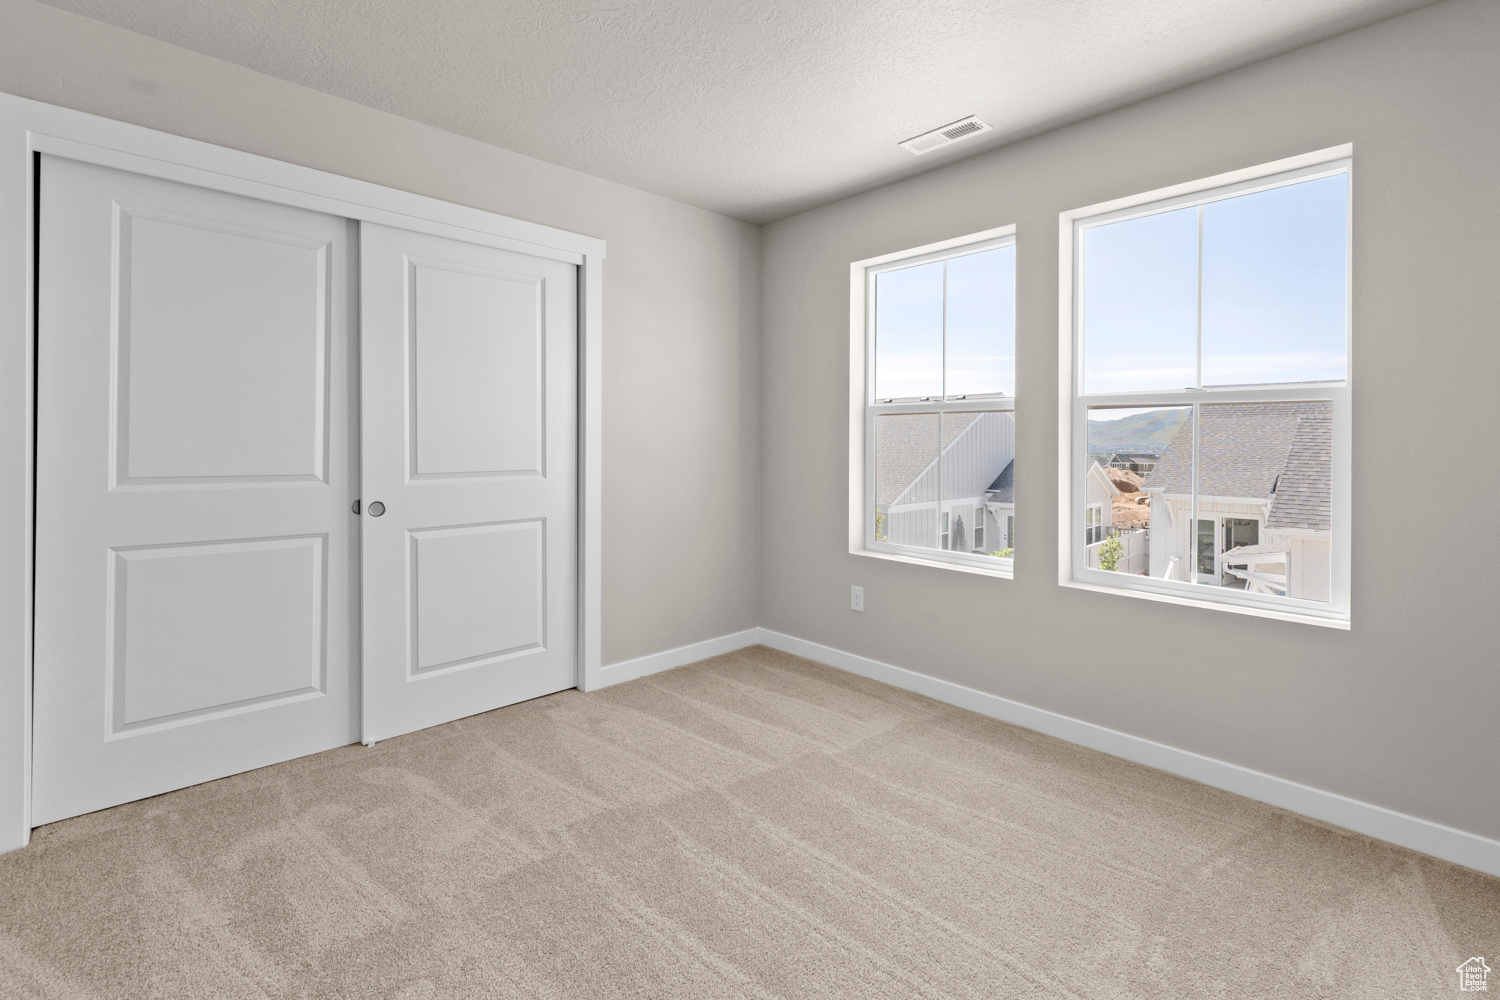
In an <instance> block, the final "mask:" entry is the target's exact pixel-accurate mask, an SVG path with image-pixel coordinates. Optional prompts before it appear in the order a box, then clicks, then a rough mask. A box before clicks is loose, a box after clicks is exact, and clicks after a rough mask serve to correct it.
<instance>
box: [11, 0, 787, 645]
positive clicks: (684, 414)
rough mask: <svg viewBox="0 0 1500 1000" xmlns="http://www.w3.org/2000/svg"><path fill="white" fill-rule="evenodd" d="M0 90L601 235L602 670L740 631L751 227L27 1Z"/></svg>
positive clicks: (753, 400)
mask: <svg viewBox="0 0 1500 1000" xmlns="http://www.w3.org/2000/svg"><path fill="white" fill-rule="evenodd" d="M0 91H5V92H8V93H12V94H16V95H19V96H21V97H29V98H32V99H34V100H39V101H46V102H48V103H51V104H58V105H62V106H64V107H69V108H77V109H79V110H82V111H88V112H92V113H94V114H99V115H104V116H106V117H109V118H114V119H118V120H121V121H127V122H132V123H134V124H138V125H145V126H148V127H150V128H155V129H161V130H163V131H166V132H173V133H176V134H178V135H184V136H188V137H190V138H194V139H201V140H204V141H207V142H212V143H217V144H219V145H223V146H230V147H233V148H235V149H242V150H246V151H249V152H252V153H259V154H261V155H264V156H270V157H275V158H276V159H280V160H287V161H290V162H292V163H299V164H303V165H305V166H309V167H316V168H318V169H321V170H328V171H331V172H333V173H338V174H343V175H346V176H349V177H357V178H360V179H362V180H367V181H373V182H375V183H378V184H385V185H388V186H390V187H395V188H401V189H403V190H407V191H415V192H418V193H420V194H425V195H430V196H432V197H435V198H442V199H445V200H448V201H453V202H458V203H460V204H464V205H472V206H474V207H477V208H482V209H488V210H489V211H492V212H498V213H501V214H503V215H508V216H512V217H515V218H521V219H526V220H529V221H532V222H538V223H542V224H544V225H548V226H555V227H558V228H561V229H567V230H571V231H573V232H579V233H586V234H588V235H591V236H598V237H602V238H603V239H605V240H606V241H608V244H609V251H608V253H609V256H608V260H606V262H605V267H604V317H603V319H604V335H605V348H604V421H605V425H604V494H605V508H604V536H605V543H604V662H605V663H613V662H617V661H619V660H623V659H629V658H631V657H635V656H641V655H643V654H646V653H653V652H658V651H660V650H663V649H670V648H672V647H675V646H680V645H684V644H686V643H690V642H695V641H698V640H700V639H706V638H710V637H713V636H718V635H723V634H725V633H727V632H735V631H738V630H740V629H745V628H749V627H751V626H753V625H755V624H756V622H757V618H758V605H757V600H758V595H759V589H758V588H759V578H758V568H759V567H758V560H759V547H758V546H759V510H758V502H759V491H758V485H757V484H758V481H759V469H758V465H757V463H758V456H759V440H758V434H759V424H758V411H759V355H758V339H757V338H758V328H759V316H758V312H757V310H758V296H757V292H758V284H759V231H758V230H757V228H756V227H754V226H751V225H749V224H747V223H743V222H738V221H735V220H733V219H729V218H726V217H724V216H721V215H716V214H714V213H712V212H707V211H704V210H702V209H698V208H693V207H690V206H688V205H683V204H681V203H678V202H674V201H671V200H668V199H666V198H661V197H658V196H656V195H652V194H647V193H644V192H642V191H638V190H636V189H634V188H629V187H625V186H623V185H620V184H616V183H613V182H610V181H605V180H600V179H598V178H596V177H591V176H589V175H587V174H582V173H579V172H577V171H573V170H566V169H564V168H561V167H556V166H553V165H551V164H547V163H543V162H541V161H539V160H534V159H530V158H529V157H525V156H520V155H518V154H515V153H510V152H507V151H505V150H501V149H497V148H495V147H493V146H487V145H484V144H482V143H479V142H475V141H472V140H469V139H464V138H460V137H458V136H455V135H452V134H450V133H446V132H441V131H438V130H436V129H433V128H429V127H427V126H423V125H419V124H416V123H414V122H411V121H407V120H405V119H401V118H397V117H395V116H393V115H389V114H386V113H384V112H379V111H374V110H371V109H369V108H365V107H361V106H359V105H357V104H352V103H350V102H348V101H344V100H340V99H338V98H335V97H330V96H328V95H326V94H322V93H318V92H316V91H312V90H308V89H305V88H302V87H298V86H294V85H292V84H289V83H286V82H284V81H281V80H277V79H275V78H273V77H269V76H265V75H263V74H260V73H255V72H252V71H250V70H247V69H244V68H242V67H239V66H235V65H232V64H230V63H227V62H223V61H220V60H217V59H212V58H209V57H207V56H201V55H197V54H195V53H192V52H189V51H187V50H185V49H180V48H177V47H174V46H171V45H167V44H165V43H162V42H157V41H154V40H151V39H148V38H145V37H143V36H140V35H136V34H133V33H130V32H127V31H122V30H120V29H118V28H113V27H109V26H106V25H103V24H100V23H98V22H95V21H90V20H88V19H85V18H82V17H78V16H76V15H73V14H67V13H64V12H62V11H58V10H56V9H54V8H51V7H46V6H42V5H40V4H36V3H31V2H29V0H4V6H3V8H0ZM669 499H670V500H671V502H670V503H669V502H667V501H668V500H669Z"/></svg>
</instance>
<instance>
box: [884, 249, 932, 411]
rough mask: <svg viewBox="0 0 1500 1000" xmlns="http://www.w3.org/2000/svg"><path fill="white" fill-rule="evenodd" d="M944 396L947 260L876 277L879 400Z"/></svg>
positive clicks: (888, 272)
mask: <svg viewBox="0 0 1500 1000" xmlns="http://www.w3.org/2000/svg"><path fill="white" fill-rule="evenodd" d="M942 394H943V261H940V260H939V261H933V262H932V263H930V264H919V265H917V266H916V267H904V268H900V269H899V270H895V271H883V272H881V273H879V274H877V275H876V276H875V398H876V399H914V398H921V397H923V396H932V397H939V396H941V395H942Z"/></svg>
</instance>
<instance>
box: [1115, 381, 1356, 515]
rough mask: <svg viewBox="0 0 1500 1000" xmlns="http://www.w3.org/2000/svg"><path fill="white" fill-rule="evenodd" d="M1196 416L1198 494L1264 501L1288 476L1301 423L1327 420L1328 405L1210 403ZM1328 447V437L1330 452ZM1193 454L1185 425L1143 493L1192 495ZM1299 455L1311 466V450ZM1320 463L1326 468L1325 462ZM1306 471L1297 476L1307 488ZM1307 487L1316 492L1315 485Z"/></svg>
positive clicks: (1189, 427)
mask: <svg viewBox="0 0 1500 1000" xmlns="http://www.w3.org/2000/svg"><path fill="white" fill-rule="evenodd" d="M1199 413H1200V418H1199V423H1200V427H1199V429H1198V450H1199V468H1198V492H1199V494H1200V495H1202V496H1218V497H1254V498H1261V499H1267V500H1269V499H1271V498H1272V497H1273V496H1275V495H1276V492H1277V490H1276V488H1277V480H1278V478H1279V477H1280V476H1281V475H1282V473H1283V472H1285V471H1287V468H1288V460H1289V456H1290V455H1291V453H1292V448H1293V442H1294V441H1296V440H1297V438H1298V427H1299V426H1300V425H1301V423H1302V421H1303V419H1304V418H1317V419H1321V420H1324V421H1327V420H1329V419H1330V418H1331V416H1332V404H1331V403H1328V402H1320V401H1314V402H1298V403H1211V404H1205V405H1204V406H1202V407H1200V408H1199ZM1331 443H1332V438H1331V436H1330V437H1329V446H1330V448H1331ZM1308 447H1311V446H1308ZM1192 453H1193V424H1192V421H1190V420H1185V421H1183V423H1182V426H1181V427H1179V428H1178V429H1177V433H1176V434H1174V435H1173V436H1172V441H1171V443H1170V444H1168V445H1167V447H1166V449H1165V450H1164V451H1163V452H1162V456H1161V459H1160V461H1158V462H1157V463H1156V468H1155V469H1153V470H1152V472H1151V474H1150V475H1148V476H1147V477H1146V481H1145V483H1144V484H1143V486H1142V488H1143V489H1146V490H1152V491H1156V490H1160V491H1161V492H1164V493H1177V494H1186V493H1190V492H1192V488H1193V480H1192ZM1303 453H1304V455H1305V460H1306V461H1312V462H1313V463H1314V464H1316V462H1315V460H1314V459H1312V458H1311V456H1312V454H1313V453H1312V451H1310V450H1308V448H1307V447H1304V449H1303ZM1324 461H1325V464H1326V462H1327V460H1326V459H1325V460H1324ZM1311 471H1312V470H1311V468H1304V469H1302V471H1301V473H1300V475H1301V476H1302V479H1303V480H1305V481H1307V482H1309V483H1313V478H1312V477H1310V473H1311ZM1325 481H1326V480H1325ZM1310 488H1312V489H1314V490H1315V489H1316V487H1315V485H1313V486H1311V487H1310Z"/></svg>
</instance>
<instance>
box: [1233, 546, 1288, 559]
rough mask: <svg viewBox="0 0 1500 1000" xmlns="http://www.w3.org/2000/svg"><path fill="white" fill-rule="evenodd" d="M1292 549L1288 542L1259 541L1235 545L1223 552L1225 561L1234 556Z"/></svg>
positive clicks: (1272, 552) (1271, 553)
mask: <svg viewBox="0 0 1500 1000" xmlns="http://www.w3.org/2000/svg"><path fill="white" fill-rule="evenodd" d="M1290 551H1292V546H1291V543H1289V542H1261V543H1260V544H1259V545H1237V546H1235V547H1234V548H1232V549H1230V550H1229V551H1228V552H1226V553H1224V560H1225V561H1226V562H1234V561H1235V559H1234V557H1235V556H1264V555H1274V554H1276V553H1279V552H1290Z"/></svg>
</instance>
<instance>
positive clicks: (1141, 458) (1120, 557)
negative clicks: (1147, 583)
mask: <svg viewBox="0 0 1500 1000" xmlns="http://www.w3.org/2000/svg"><path fill="white" fill-rule="evenodd" d="M1180 435H1185V444H1186V447H1187V453H1186V455H1185V456H1184V459H1183V460H1184V461H1185V462H1186V466H1185V470H1184V469H1181V468H1176V467H1174V468H1173V469H1172V470H1170V471H1168V470H1164V471H1163V473H1162V475H1160V476H1156V472H1157V469H1158V467H1159V466H1160V464H1161V462H1162V459H1163V456H1164V455H1165V454H1166V453H1167V451H1168V449H1169V448H1170V447H1171V446H1172V445H1174V444H1175V443H1177V441H1178V438H1179V436H1180ZM1085 444H1086V448H1085V453H1086V458H1085V462H1084V468H1083V475H1084V509H1085V518H1084V526H1083V532H1084V546H1085V555H1084V565H1085V566H1087V567H1089V568H1091V569H1106V570H1113V571H1115V572H1117V573H1131V574H1137V575H1138V574H1144V573H1149V574H1151V575H1152V576H1161V575H1162V574H1163V573H1171V574H1174V575H1173V576H1172V577H1171V578H1172V579H1183V580H1186V579H1187V573H1186V570H1185V569H1183V568H1182V567H1181V556H1180V553H1181V551H1182V550H1183V546H1182V545H1181V544H1178V545H1176V546H1173V545H1170V544H1168V542H1169V541H1170V538H1169V537H1163V538H1162V539H1160V540H1158V541H1157V542H1156V548H1155V549H1153V548H1152V539H1153V535H1152V532H1153V530H1154V529H1153V525H1152V511H1153V507H1155V506H1157V505H1166V506H1170V503H1171V502H1170V501H1164V500H1163V499H1162V498H1161V497H1160V496H1153V494H1152V492H1151V485H1150V484H1151V482H1152V479H1153V476H1155V477H1156V480H1157V482H1158V484H1160V483H1161V482H1168V483H1170V484H1171V485H1172V487H1173V488H1174V489H1177V488H1181V489H1182V490H1183V491H1184V492H1185V493H1191V492H1192V407H1189V406H1161V407H1146V408H1124V407H1109V408H1106V407H1092V408H1090V409H1089V413H1088V429H1087V432H1086V437H1085ZM1183 471H1185V472H1186V483H1187V485H1186V486H1185V487H1180V485H1179V484H1178V479H1179V478H1180V477H1181V475H1182V473H1183ZM1090 508H1093V509H1094V510H1096V511H1097V512H1098V513H1097V514H1096V515H1094V517H1093V518H1091V517H1090V516H1089V514H1088V511H1089V509H1090ZM1091 521H1097V522H1098V523H1097V524H1094V523H1091ZM1161 530H1162V531H1163V532H1169V531H1170V530H1171V529H1170V528H1167V527H1162V528H1161ZM1111 539H1114V541H1113V542H1111V541H1110V540H1111ZM1174 555H1176V556H1178V562H1176V563H1174V562H1172V557H1173V556H1174ZM1153 560H1154V561H1155V563H1156V564H1153Z"/></svg>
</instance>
